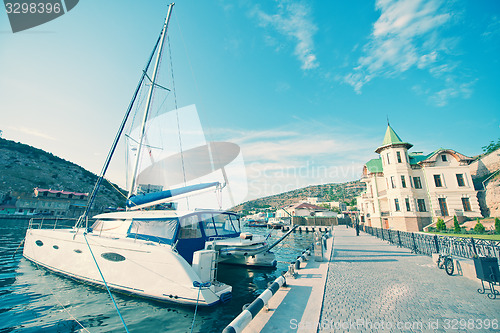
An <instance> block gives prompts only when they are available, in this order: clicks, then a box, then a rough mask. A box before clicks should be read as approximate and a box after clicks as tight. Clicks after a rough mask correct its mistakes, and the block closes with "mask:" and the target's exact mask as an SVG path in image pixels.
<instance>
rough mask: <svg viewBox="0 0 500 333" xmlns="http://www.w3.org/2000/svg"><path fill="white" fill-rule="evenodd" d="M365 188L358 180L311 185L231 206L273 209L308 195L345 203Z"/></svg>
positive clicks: (247, 208) (239, 208)
mask: <svg viewBox="0 0 500 333" xmlns="http://www.w3.org/2000/svg"><path fill="white" fill-rule="evenodd" d="M364 189H365V184H364V183H361V182H360V181H359V180H357V181H351V182H346V183H331V184H323V185H311V186H307V187H304V188H300V189H297V190H293V191H288V192H284V193H280V194H276V195H271V196H268V197H264V198H259V199H255V200H251V201H247V202H245V203H243V204H241V205H238V206H236V207H234V208H233V210H235V211H248V210H252V209H255V208H266V207H271V208H273V209H276V208H279V207H283V206H286V205H289V204H292V203H297V202H299V201H301V200H304V199H306V198H308V197H317V198H321V199H324V200H325V201H342V202H345V203H346V204H347V205H349V204H351V203H353V204H354V202H353V201H354V200H355V199H354V198H355V197H356V196H358V195H359V194H360V193H361V192H362V191H363V190H364Z"/></svg>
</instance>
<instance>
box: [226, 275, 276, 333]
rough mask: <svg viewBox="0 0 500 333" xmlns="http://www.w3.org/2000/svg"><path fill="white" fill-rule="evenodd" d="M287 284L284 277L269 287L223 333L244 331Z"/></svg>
mask: <svg viewBox="0 0 500 333" xmlns="http://www.w3.org/2000/svg"><path fill="white" fill-rule="evenodd" d="M284 284H286V280H285V277H284V276H283V275H282V276H280V277H279V278H277V279H276V280H274V282H273V283H272V284H271V285H270V286H269V288H267V289H266V290H264V292H263V293H262V294H260V296H259V297H257V298H256V299H255V300H254V301H253V302H252V303H250V305H248V306H247V307H245V309H244V310H243V311H242V312H241V313H240V314H239V315H238V317H236V318H234V320H233V321H232V322H231V323H230V324H229V325H227V326H226V328H224V330H223V331H222V333H238V332H241V331H243V329H244V328H245V327H246V326H247V325H248V323H250V321H252V319H253V318H254V317H255V316H256V315H257V313H259V311H260V310H261V309H262V308H263V307H264V305H266V304H267V302H269V300H270V299H271V297H272V296H273V295H274V294H276V292H277V291H278V290H279V289H280V288H281V287H282V286H283V285H284Z"/></svg>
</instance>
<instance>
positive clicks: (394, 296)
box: [299, 226, 500, 332]
mask: <svg viewBox="0 0 500 333" xmlns="http://www.w3.org/2000/svg"><path fill="white" fill-rule="evenodd" d="M333 251H334V252H333V255H332V260H331V262H330V263H329V268H328V269H329V270H328V276H327V281H326V286H325V293H324V299H323V308H322V310H321V319H320V323H319V324H320V325H319V332H333V331H335V332H370V331H385V332H401V331H403V332H449V331H453V332H484V331H489V330H491V331H497V332H498V331H499V330H500V299H499V298H497V299H496V300H491V299H489V298H488V297H486V295H480V294H478V293H477V288H478V287H479V286H480V284H479V283H477V282H475V281H472V280H469V279H467V278H465V277H461V276H456V275H455V276H448V275H447V274H446V273H445V272H444V270H439V269H437V268H436V266H435V265H434V264H433V263H432V260H431V258H430V257H427V256H421V255H415V254H412V253H411V252H410V251H409V250H406V249H401V248H398V247H396V246H394V245H390V244H388V243H387V242H384V241H382V240H380V239H377V238H375V237H373V236H370V235H367V234H365V233H363V232H361V233H360V236H359V237H356V236H355V231H354V229H352V228H349V229H346V227H345V226H338V227H336V228H335V235H334V246H333ZM497 288H498V287H497ZM311 324H312V323H299V325H311ZM314 331H315V330H311V332H314Z"/></svg>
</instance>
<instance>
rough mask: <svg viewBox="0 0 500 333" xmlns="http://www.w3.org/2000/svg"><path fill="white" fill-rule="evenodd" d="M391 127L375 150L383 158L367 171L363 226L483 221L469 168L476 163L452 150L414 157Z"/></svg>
mask: <svg viewBox="0 0 500 333" xmlns="http://www.w3.org/2000/svg"><path fill="white" fill-rule="evenodd" d="M412 146H413V145H412V144H410V143H407V142H403V141H402V140H401V138H400V137H399V136H398V135H397V134H396V132H394V130H393V129H392V127H391V126H390V125H388V126H387V131H386V133H385V137H384V141H383V143H382V145H381V146H380V147H378V148H377V149H376V150H375V152H376V153H378V154H380V157H379V158H377V159H373V160H370V161H368V162H367V163H366V164H365V166H364V167H363V175H362V178H361V181H362V182H365V183H366V185H367V189H366V192H364V193H362V194H361V196H360V197H358V198H357V199H358V200H357V202H358V209H359V211H360V218H361V222H364V223H365V225H368V226H373V227H379V228H385V229H395V230H402V231H420V230H423V228H424V227H425V226H428V225H430V224H432V223H435V222H436V221H437V219H438V218H442V219H443V220H444V221H445V222H447V224H448V225H450V223H451V224H452V221H453V217H454V216H457V218H458V220H459V222H461V221H464V220H465V219H467V218H475V217H480V216H481V213H480V209H479V204H478V201H477V195H476V191H475V190H474V185H473V183H472V178H471V174H470V170H469V164H470V163H471V162H472V159H471V158H469V157H467V156H464V155H462V154H460V153H458V152H456V151H455V150H453V149H443V148H440V149H437V150H435V151H434V152H432V153H430V154H428V155H424V154H422V153H419V152H414V153H410V152H408V150H409V149H410V148H411V147H412Z"/></svg>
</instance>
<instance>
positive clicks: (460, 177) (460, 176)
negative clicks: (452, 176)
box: [457, 173, 465, 186]
mask: <svg viewBox="0 0 500 333" xmlns="http://www.w3.org/2000/svg"><path fill="white" fill-rule="evenodd" d="M457 183H458V186H465V182H464V175H463V174H461V173H457Z"/></svg>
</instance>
